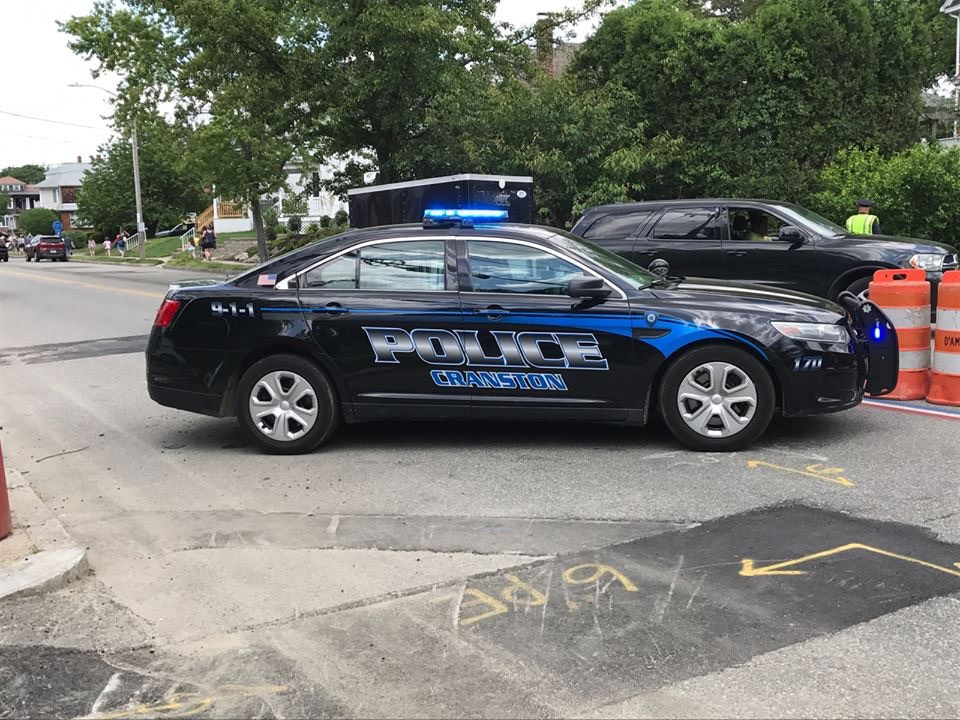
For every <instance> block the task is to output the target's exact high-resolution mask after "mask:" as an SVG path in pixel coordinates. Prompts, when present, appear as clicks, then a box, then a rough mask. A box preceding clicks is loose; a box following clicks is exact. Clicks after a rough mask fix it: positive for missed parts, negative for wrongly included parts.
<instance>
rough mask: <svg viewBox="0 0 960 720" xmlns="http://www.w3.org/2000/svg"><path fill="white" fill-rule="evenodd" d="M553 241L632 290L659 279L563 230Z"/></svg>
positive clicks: (559, 231) (614, 254) (558, 232)
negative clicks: (600, 267)
mask: <svg viewBox="0 0 960 720" xmlns="http://www.w3.org/2000/svg"><path fill="white" fill-rule="evenodd" d="M553 240H554V242H556V243H557V245H559V246H560V247H562V248H563V249H564V250H566V251H567V252H569V253H570V254H571V255H579V256H580V257H581V258H584V259H585V260H590V261H591V262H594V263H596V264H597V265H602V266H603V267H604V268H606V269H607V271H608V272H610V273H611V274H613V275H616V276H617V277H618V278H620V279H621V280H622V281H623V282H625V283H626V284H627V285H629V286H630V287H632V288H636V289H639V288H641V287H644V286H646V285H650V284H651V283H653V282H656V281H657V280H659V279H660V278H659V277H658V276H657V275H654V274H653V273H651V272H649V271H647V270H644V269H643V268H642V267H640V266H639V265H634V264H633V263H632V262H630V261H629V260H626V259H625V258H622V257H620V256H619V255H617V254H616V253H612V252H610V251H609V250H604V249H603V248H602V247H600V246H599V245H594V244H593V243H592V242H590V241H588V240H584V239H583V238H579V237H577V236H576V235H571V234H570V233H568V232H565V231H563V230H557V234H556V236H555V237H554V238H553Z"/></svg>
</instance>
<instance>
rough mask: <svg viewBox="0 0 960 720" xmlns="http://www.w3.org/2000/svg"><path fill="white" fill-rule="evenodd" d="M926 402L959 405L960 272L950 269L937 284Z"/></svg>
mask: <svg viewBox="0 0 960 720" xmlns="http://www.w3.org/2000/svg"><path fill="white" fill-rule="evenodd" d="M927 401H928V402H932V403H934V404H935V405H960V270H949V271H947V272H945V273H944V274H943V280H941V281H940V295H939V298H938V301H937V334H936V339H935V342H934V350H933V373H932V374H931V379H930V392H928V393H927Z"/></svg>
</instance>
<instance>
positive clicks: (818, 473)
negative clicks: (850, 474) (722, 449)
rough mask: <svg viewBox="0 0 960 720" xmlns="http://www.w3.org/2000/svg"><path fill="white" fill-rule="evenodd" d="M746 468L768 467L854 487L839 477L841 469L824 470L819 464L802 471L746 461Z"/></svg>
mask: <svg viewBox="0 0 960 720" xmlns="http://www.w3.org/2000/svg"><path fill="white" fill-rule="evenodd" d="M747 467H748V468H758V467H768V468H773V469H774V470H782V471H784V472H788V473H794V474H796V475H804V476H806V477H812V478H816V479H817V480H823V481H825V482H830V483H836V484H837V485H843V486H844V487H854V484H853V483H852V482H851V481H850V480H848V479H847V478H845V477H843V476H842V475H840V473H842V472H843V468H838V467H828V468H825V467H823V465H820V464H819V463H817V464H814V465H807V467H806V469H804V470H797V469H795V468H788V467H783V466H782V465H774V464H773V463H768V462H765V461H763V460H748V461H747Z"/></svg>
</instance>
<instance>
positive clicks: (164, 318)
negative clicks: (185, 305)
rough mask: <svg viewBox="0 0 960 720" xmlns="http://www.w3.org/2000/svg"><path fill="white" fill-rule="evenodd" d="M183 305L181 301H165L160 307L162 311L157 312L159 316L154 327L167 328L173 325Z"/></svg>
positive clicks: (154, 321)
mask: <svg viewBox="0 0 960 720" xmlns="http://www.w3.org/2000/svg"><path fill="white" fill-rule="evenodd" d="M181 304H182V303H181V302H180V301H179V300H164V301H163V304H162V305H160V309H159V310H157V316H156V317H155V318H154V319H153V324H154V326H155V327H167V326H168V325H169V324H170V323H172V322H173V318H174V317H176V315H177V311H178V310H179V309H180V305H181Z"/></svg>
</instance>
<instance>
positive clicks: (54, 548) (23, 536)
mask: <svg viewBox="0 0 960 720" xmlns="http://www.w3.org/2000/svg"><path fill="white" fill-rule="evenodd" d="M0 480H2V479H0ZM7 487H8V489H9V495H10V507H11V509H12V513H13V533H12V534H11V535H10V536H9V537H7V538H5V539H3V540H0V600H3V599H6V598H12V597H21V596H24V595H37V594H40V593H43V592H48V591H51V590H58V589H60V588H61V587H63V586H64V585H66V584H67V583H68V582H70V581H71V580H76V579H78V578H81V577H83V576H84V575H86V574H87V572H88V571H89V565H88V564H87V551H86V550H85V549H84V548H81V547H79V546H78V545H77V544H76V543H74V541H73V540H72V539H71V537H70V536H69V535H68V534H67V531H66V530H65V529H64V527H63V525H62V524H61V523H60V521H59V520H58V519H57V518H56V517H55V516H54V515H53V513H51V512H50V510H49V509H48V508H47V506H46V505H44V503H43V500H41V499H40V497H39V496H38V495H37V494H36V493H35V492H34V490H33V488H32V487H30V485H29V484H28V483H27V482H26V480H24V479H23V476H22V475H20V473H18V472H16V471H15V470H11V469H10V468H9V467H8V468H7Z"/></svg>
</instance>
